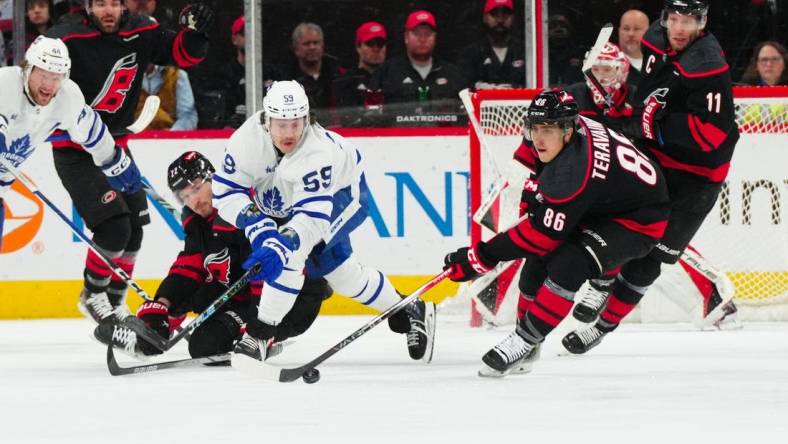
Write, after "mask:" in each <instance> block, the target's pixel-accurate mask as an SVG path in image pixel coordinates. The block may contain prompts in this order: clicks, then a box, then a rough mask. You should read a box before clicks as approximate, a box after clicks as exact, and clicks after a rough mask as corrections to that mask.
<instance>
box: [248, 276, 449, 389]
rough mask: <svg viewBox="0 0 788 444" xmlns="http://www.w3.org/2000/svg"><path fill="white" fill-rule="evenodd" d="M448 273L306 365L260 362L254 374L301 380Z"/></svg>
mask: <svg viewBox="0 0 788 444" xmlns="http://www.w3.org/2000/svg"><path fill="white" fill-rule="evenodd" d="M450 272H451V270H450V269H449V270H444V271H443V272H441V273H440V274H438V275H437V276H435V277H433V278H432V279H430V280H429V281H428V282H427V283H425V284H424V285H422V286H421V287H419V288H418V289H417V290H416V291H414V292H413V293H411V294H410V295H409V296H408V297H406V298H403V299H402V300H400V301H399V302H397V303H396V304H394V305H392V306H391V307H389V308H388V309H386V311H384V312H383V313H380V314H379V315H377V316H375V317H374V318H373V319H372V320H371V321H369V322H367V323H366V324H364V325H363V326H361V328H359V329H358V330H356V331H354V332H353V333H351V334H350V335H349V336H348V337H346V338H345V339H342V340H341V341H339V342H338V343H336V344H335V345H334V346H332V347H331V348H329V349H328V350H326V351H325V352H323V353H321V354H320V355H319V356H318V357H316V358H315V359H312V360H311V361H309V362H307V363H306V364H304V365H301V366H299V367H293V368H281V367H275V366H272V365H269V364H268V363H267V362H265V361H262V362H260V363H259V365H257V366H255V367H254V368H253V371H254V373H255V374H256V375H257V376H259V377H260V378H262V379H265V380H268V381H278V382H293V381H295V380H297V379H299V378H301V376H303V375H304V373H305V372H307V371H309V370H312V369H314V368H315V367H317V366H318V365H320V364H322V363H323V362H324V361H325V360H327V359H328V358H330V357H332V356H334V355H335V354H337V352H339V351H340V350H342V349H343V348H345V347H347V346H348V345H350V344H351V343H352V342H353V341H355V340H356V339H358V338H360V337H361V336H363V335H364V334H366V333H367V332H368V331H370V330H372V329H373V328H375V326H377V325H378V324H380V323H381V322H383V321H385V320H386V319H388V318H390V317H391V316H392V315H393V314H394V313H396V312H398V311H400V310H401V309H403V308H404V307H406V306H407V305H408V304H410V303H411V302H413V301H414V300H416V299H417V298H418V297H419V296H421V295H422V294H424V293H425V292H427V291H428V290H430V289H431V288H433V287H434V286H436V285H438V283H440V282H441V281H442V280H444V279H446V277H448V276H449V273H450ZM250 370H252V369H250Z"/></svg>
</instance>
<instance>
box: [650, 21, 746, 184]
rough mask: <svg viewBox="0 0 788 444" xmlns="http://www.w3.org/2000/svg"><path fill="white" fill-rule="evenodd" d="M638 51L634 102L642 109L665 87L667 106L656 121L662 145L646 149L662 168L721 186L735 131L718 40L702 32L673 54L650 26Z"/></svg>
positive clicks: (656, 28)
mask: <svg viewBox="0 0 788 444" xmlns="http://www.w3.org/2000/svg"><path fill="white" fill-rule="evenodd" d="M641 48H642V49H643V70H642V72H641V74H642V77H641V79H640V83H639V84H638V89H637V92H636V97H635V102H636V103H641V104H642V103H644V100H645V99H646V98H647V97H648V96H649V95H650V94H652V93H653V92H654V91H657V90H658V89H660V88H668V92H667V96H666V99H665V103H666V104H665V107H664V109H663V110H660V111H658V114H657V117H656V118H655V120H656V121H657V122H658V125H659V129H660V132H661V135H662V139H663V142H664V144H663V145H662V146H654V145H655V144H654V143H653V142H651V143H648V144H647V146H649V148H650V149H651V151H652V154H653V155H654V156H655V157H656V159H657V160H658V162H659V163H660V165H661V166H662V167H663V168H670V169H678V170H682V171H686V172H689V173H692V174H695V175H698V176H700V177H702V178H704V179H705V180H708V181H710V182H722V181H723V180H724V179H725V177H726V176H727V174H728V169H729V167H730V160H731V156H733V148H734V146H735V145H736V141H737V140H738V139H739V131H738V127H737V126H736V120H735V113H734V106H733V90H732V83H731V76H730V69H729V67H728V63H727V62H726V61H725V55H724V54H723V52H722V48H721V47H720V44H719V43H718V42H717V39H716V38H715V37H714V36H713V35H711V34H709V33H703V34H701V36H700V37H698V39H697V40H695V41H694V42H692V44H690V45H689V46H688V47H687V48H686V49H685V50H684V51H682V52H678V53H677V52H676V51H673V50H672V49H670V45H669V43H668V40H667V31H666V30H665V28H663V27H662V26H660V24H659V22H654V23H653V24H652V25H651V27H650V28H649V29H648V31H647V32H646V34H645V35H644V36H643V40H642V41H641ZM660 114H661V116H660ZM639 146H640V145H639Z"/></svg>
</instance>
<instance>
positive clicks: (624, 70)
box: [586, 42, 629, 94]
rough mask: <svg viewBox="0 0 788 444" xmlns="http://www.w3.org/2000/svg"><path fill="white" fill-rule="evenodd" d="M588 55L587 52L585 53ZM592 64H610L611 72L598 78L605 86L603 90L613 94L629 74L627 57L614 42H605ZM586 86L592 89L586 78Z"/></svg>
mask: <svg viewBox="0 0 788 444" xmlns="http://www.w3.org/2000/svg"><path fill="white" fill-rule="evenodd" d="M586 57H588V54H586ZM592 66H610V67H612V68H613V73H612V74H611V75H610V76H607V77H602V78H598V79H597V80H599V83H600V84H601V85H602V86H603V87H604V88H605V92H606V93H608V94H613V93H614V92H615V91H616V90H617V89H619V88H621V87H622V86H623V85H624V84H625V83H626V81H627V76H628V75H629V59H627V57H626V56H625V55H624V52H623V51H621V49H620V48H619V47H618V45H616V44H615V43H610V42H607V43H605V46H604V48H603V49H602V52H600V53H599V55H598V56H597V58H596V60H594V62H593V64H592ZM586 84H588V88H590V89H592V90H593V88H594V87H593V86H592V85H591V82H590V81H588V80H586Z"/></svg>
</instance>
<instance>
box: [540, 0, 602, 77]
mask: <svg viewBox="0 0 788 444" xmlns="http://www.w3.org/2000/svg"><path fill="white" fill-rule="evenodd" d="M547 32H548V35H549V40H548V42H549V45H550V46H549V48H548V52H549V63H550V66H549V68H550V84H551V85H561V86H563V85H571V84H572V83H577V82H581V81H583V73H582V72H581V68H582V65H583V55H584V54H585V51H586V49H588V48H583V47H582V45H581V44H580V42H578V38H579V36H578V35H577V33H576V32H575V27H574V25H573V24H572V21H571V20H570V15H569V14H568V13H564V12H562V11H560V10H557V11H556V12H554V13H552V14H550V17H549V19H548V24H547ZM590 44H593V41H592V42H591V43H589V45H590Z"/></svg>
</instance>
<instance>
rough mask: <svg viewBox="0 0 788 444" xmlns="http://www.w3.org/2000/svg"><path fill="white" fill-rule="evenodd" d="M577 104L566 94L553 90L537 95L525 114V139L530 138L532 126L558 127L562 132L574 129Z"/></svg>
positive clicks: (562, 91) (559, 90) (556, 89)
mask: <svg viewBox="0 0 788 444" xmlns="http://www.w3.org/2000/svg"><path fill="white" fill-rule="evenodd" d="M577 114H578V109H577V102H575V98H574V97H572V95H571V94H569V93H568V92H566V91H564V90H562V89H558V88H554V89H546V90H544V91H542V92H541V93H539V95H538V96H536V97H535V98H534V100H533V101H532V102H531V104H530V105H529V106H528V110H527V111H526V114H525V125H524V126H523V128H525V137H526V139H528V140H532V138H531V129H532V127H533V126H534V125H558V126H560V127H561V129H563V130H568V129H570V128H574V127H575V124H576V122H577Z"/></svg>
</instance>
